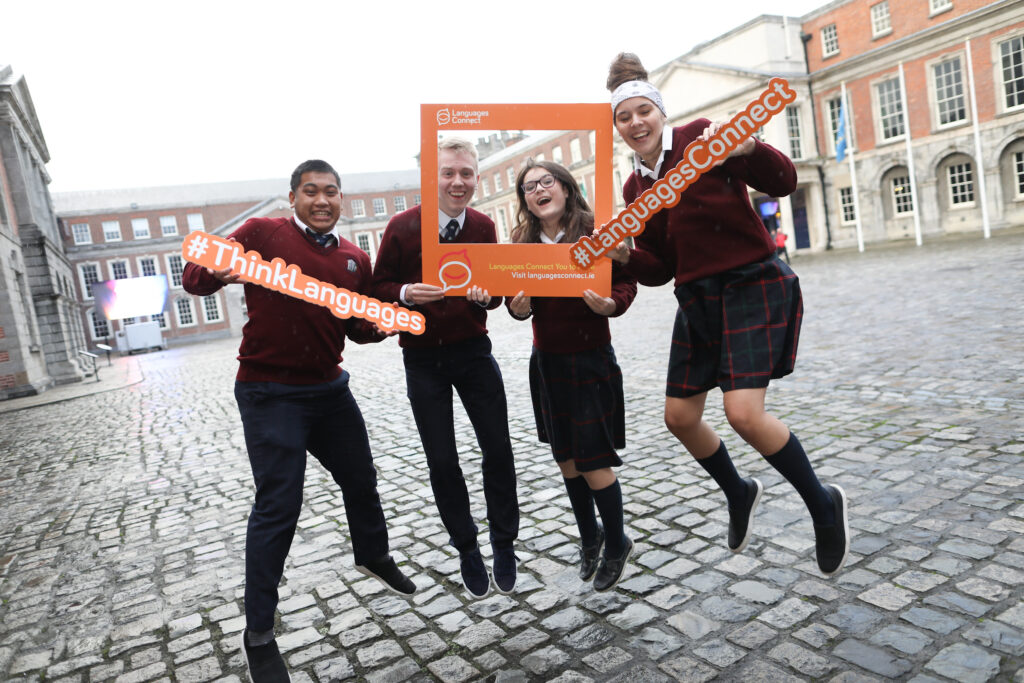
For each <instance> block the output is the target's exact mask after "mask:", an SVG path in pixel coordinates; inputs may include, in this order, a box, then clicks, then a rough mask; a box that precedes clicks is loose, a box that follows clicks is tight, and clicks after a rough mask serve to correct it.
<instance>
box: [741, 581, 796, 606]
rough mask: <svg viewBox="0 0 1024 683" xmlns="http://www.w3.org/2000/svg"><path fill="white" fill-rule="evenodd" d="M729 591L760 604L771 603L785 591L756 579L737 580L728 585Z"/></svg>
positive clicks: (783, 594)
mask: <svg viewBox="0 0 1024 683" xmlns="http://www.w3.org/2000/svg"><path fill="white" fill-rule="evenodd" d="M729 592H730V593H732V594H733V595H736V596H737V597H740V598H743V599H744V600H749V601H750V602H756V603H758V604H761V605H773V604H775V603H776V602H778V601H779V600H781V599H782V598H783V596H785V593H783V592H782V591H780V590H779V589H777V588H772V587H770V586H766V585H765V584H763V583H760V582H758V581H739V582H738V583H735V584H733V585H731V586H729Z"/></svg>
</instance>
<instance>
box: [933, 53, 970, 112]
mask: <svg viewBox="0 0 1024 683" xmlns="http://www.w3.org/2000/svg"><path fill="white" fill-rule="evenodd" d="M932 73H933V74H934V76H935V106H936V107H937V108H938V118H939V125H940V126H948V125H950V124H954V123H959V122H961V121H964V120H965V119H966V118H967V104H966V102H965V100H964V81H963V74H962V71H961V69H960V58H959V57H954V58H953V59H947V60H946V61H944V62H939V63H938V64H936V65H934V66H933V67H932Z"/></svg>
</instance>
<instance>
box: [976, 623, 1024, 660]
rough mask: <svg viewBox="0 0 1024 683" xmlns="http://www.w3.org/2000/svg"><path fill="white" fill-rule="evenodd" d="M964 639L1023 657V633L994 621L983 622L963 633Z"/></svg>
mask: <svg viewBox="0 0 1024 683" xmlns="http://www.w3.org/2000/svg"><path fill="white" fill-rule="evenodd" d="M964 638H965V639H966V640H970V641H972V642H975V643H978V644H979V645H982V646H984V647H987V648H992V649H995V650H999V651H1000V652H1005V653H1007V654H1011V655H1016V656H1020V655H1024V633H1022V632H1021V631H1019V630H1017V629H1013V628H1010V627H1008V626H1004V625H1003V624H1000V623H999V622H996V621H985V622H982V623H980V624H978V625H977V626H975V627H974V628H972V629H970V630H968V631H965V632H964Z"/></svg>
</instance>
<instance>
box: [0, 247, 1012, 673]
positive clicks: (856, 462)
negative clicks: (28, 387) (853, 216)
mask: <svg viewBox="0 0 1024 683" xmlns="http://www.w3.org/2000/svg"><path fill="white" fill-rule="evenodd" d="M795 267H796V269H797V271H798V272H799V273H800V275H801V278H802V282H803V286H804V292H805V299H806V318H805V325H804V333H803V338H802V340H801V355H800V360H799V362H798V364H797V372H796V373H795V375H794V376H792V377H790V378H786V379H785V380H782V381H779V382H777V383H774V384H773V385H772V390H771V391H770V392H769V401H770V407H771V409H772V410H773V411H774V412H775V413H776V414H778V415H779V416H780V417H781V418H782V419H783V420H784V421H785V422H786V423H787V424H788V425H789V426H790V427H792V429H793V430H794V432H795V433H797V434H798V435H799V436H800V437H801V439H802V440H803V442H804V444H805V445H806V446H807V449H808V451H809V453H810V454H811V458H812V460H813V461H814V462H815V463H816V467H817V471H818V473H819V475H820V476H821V477H822V478H823V479H824V480H826V481H833V482H838V483H840V484H841V485H842V486H843V487H844V488H845V489H846V491H847V492H848V494H849V495H850V497H851V526H852V529H851V531H852V536H853V544H852V546H853V552H852V554H851V558H850V561H849V563H848V565H847V567H846V568H845V569H844V570H843V571H842V572H841V573H840V574H839V575H838V576H836V577H833V578H832V579H825V578H823V577H822V576H820V575H819V573H818V572H817V569H816V566H815V563H814V558H813V535H812V528H811V524H810V520H809V518H808V516H807V514H806V512H805V510H804V508H803V506H802V503H801V501H800V499H799V497H798V496H797V494H796V493H795V492H794V491H793V490H792V489H791V488H790V487H789V485H788V484H787V483H786V482H785V481H783V480H782V479H781V478H780V476H779V475H778V474H776V473H775V471H774V470H773V469H772V468H771V467H769V466H767V465H766V463H765V462H764V461H763V460H762V459H761V458H760V457H759V456H757V455H756V454H755V453H753V452H752V449H751V448H749V447H747V446H746V445H745V444H743V443H742V442H741V441H739V439H738V438H737V437H736V436H735V435H734V434H733V433H732V432H731V431H729V430H728V428H727V425H726V423H725V419H724V416H723V413H722V410H721V401H720V397H718V396H712V397H711V399H710V400H709V408H708V411H707V416H708V419H709V420H710V421H711V423H712V424H713V425H714V426H715V427H716V428H719V429H720V431H721V433H722V434H723V436H724V438H725V440H726V442H727V444H728V446H729V447H730V450H731V451H732V452H733V453H734V454H735V455H736V456H737V466H738V468H739V469H740V470H741V472H743V473H746V474H754V473H756V474H757V475H758V476H759V477H761V478H762V479H763V480H764V482H765V485H766V495H765V498H764V501H763V503H762V507H761V511H760V514H759V515H758V517H757V520H756V527H755V535H754V540H753V541H752V542H751V544H750V546H749V548H748V549H747V550H746V551H745V552H743V553H742V554H740V555H732V554H730V553H729V552H728V551H727V550H726V548H725V539H724V535H725V528H726V512H725V509H724V505H723V502H724V498H723V496H722V495H721V493H719V491H718V490H717V489H716V488H715V486H714V485H713V484H711V483H710V482H709V480H708V479H707V478H706V477H705V475H704V473H703V471H702V470H701V469H700V467H699V466H697V465H696V464H695V463H694V462H693V461H692V460H691V459H690V458H689V456H687V455H685V454H684V453H683V452H682V451H681V449H680V447H679V445H678V444H677V443H676V442H675V440H674V439H673V438H672V437H671V436H669V435H668V433H667V431H666V430H665V428H664V426H663V424H662V417H661V413H662V405H663V398H662V390H663V375H664V371H665V363H666V360H667V349H668V336H669V331H670V325H671V320H672V315H673V308H674V303H673V299H672V293H671V290H670V289H669V288H667V287H664V288H659V289H655V290H651V289H642V291H641V293H640V297H639V299H638V301H637V303H636V305H635V306H634V307H633V309H632V310H631V311H629V313H628V314H627V315H626V316H625V317H624V318H620V319H616V320H615V321H614V323H613V335H614V340H615V342H614V343H615V347H616V350H617V352H618V356H619V360H620V363H621V365H622V368H623V371H624V373H625V378H626V393H627V401H628V405H627V415H628V419H629V421H630V424H631V427H630V430H629V435H628V436H629V443H630V446H629V448H628V449H627V451H626V452H625V453H624V458H625V461H626V463H627V464H626V465H625V466H624V467H622V468H621V471H620V477H621V480H622V482H623V492H624V496H625V499H626V501H627V505H626V518H627V523H628V527H629V533H630V534H631V535H632V537H633V538H634V539H635V540H636V541H637V550H636V553H635V555H634V559H633V561H632V565H631V567H630V568H629V573H628V576H627V578H626V579H625V580H624V581H623V583H622V584H620V587H619V588H618V589H617V590H615V591H612V592H611V593H607V594H596V593H594V592H593V590H592V589H591V587H590V586H588V585H584V584H581V583H580V582H579V581H578V580H577V579H576V578H575V571H576V570H575V567H574V563H575V561H576V553H577V550H576V538H575V526H574V524H573V521H572V517H571V513H570V512H569V507H568V504H567V501H566V496H565V494H564V491H563V489H562V486H561V481H560V479H559V477H557V476H556V468H555V466H554V464H553V463H552V462H551V458H550V455H549V453H548V451H547V449H546V447H544V446H542V445H541V444H539V443H537V442H536V440H535V438H534V434H533V417H532V413H531V410H530V404H529V396H528V389H527V381H526V362H527V358H528V353H529V344H530V341H529V340H530V332H529V325H528V324H525V323H522V324H520V323H516V322H514V321H512V320H511V319H509V318H508V317H507V316H505V315H504V314H501V315H497V316H493V323H492V336H493V339H494V342H495V349H496V355H497V357H498V360H499V363H500V364H501V367H502V370H503V372H504V375H505V378H506V386H507V388H508V393H509V400H510V412H511V415H510V420H511V430H512V434H513V438H514V439H515V444H514V447H515V451H516V456H517V462H518V472H519V494H520V501H521V505H522V515H523V518H522V535H521V540H520V543H519V545H518V554H519V557H520V560H521V565H520V567H521V572H522V573H521V579H520V584H519V587H518V588H517V590H516V592H515V594H514V595H513V596H510V597H506V596H501V595H494V596H493V597H489V598H487V599H485V600H479V601H474V600H471V599H469V596H468V594H467V593H466V592H465V590H464V589H463V588H462V587H461V584H459V583H458V582H457V579H458V563H457V559H456V558H454V557H453V555H452V551H451V549H450V548H449V547H448V546H447V545H446V540H447V538H446V534H445V533H444V531H443V530H442V528H441V526H440V523H439V521H438V518H437V513H436V509H435V508H434V505H433V500H432V495H431V492H430V488H429V485H428V483H427V478H426V475H425V465H424V459H423V457H422V455H421V453H420V447H419V442H418V438H417V435H416V433H415V429H414V427H413V424H412V416H411V413H410V411H409V408H408V403H407V401H406V398H405V390H404V375H403V371H402V367H401V360H400V354H399V351H398V349H397V345H396V344H395V343H394V341H389V342H386V343H384V344H379V345H375V346H369V347H355V348H350V349H349V350H348V352H347V354H346V367H348V368H349V369H350V370H351V372H352V374H353V390H354V392H355V394H356V396H357V398H358V399H359V402H360V404H361V406H362V408H363V411H364V414H365V415H366V418H367V422H368V425H369V430H370V435H371V440H372V443H373V445H374V452H375V456H376V463H377V466H378V470H379V472H380V492H381V496H382V498H383V502H384V506H385V512H386V515H387V517H388V520H389V525H390V531H391V538H392V541H393V548H394V551H395V553H396V555H397V556H398V557H399V558H400V560H401V561H402V562H403V563H404V566H405V568H406V569H407V570H408V571H409V572H411V573H413V574H414V575H415V579H416V582H417V584H418V585H419V588H420V591H419V593H418V594H417V595H416V596H415V597H414V598H413V599H409V600H407V599H403V598H398V597H394V596H392V595H391V594H388V593H385V592H383V591H382V590H381V588H380V587H379V586H378V585H377V584H376V583H375V582H373V581H372V580H370V579H367V578H365V577H363V576H362V575H361V574H358V573H357V572H355V571H354V570H353V568H352V556H351V552H350V545H349V539H348V535H347V530H346V521H345V516H344V510H343V507H342V503H341V495H340V492H339V491H338V490H337V488H336V487H335V485H334V484H333V483H332V482H331V481H330V480H329V478H328V477H327V476H325V474H324V472H323V470H322V469H321V468H320V467H319V466H318V465H316V464H315V463H314V461H312V460H311V463H310V466H309V469H308V474H307V486H306V500H305V509H304V511H303V515H302V518H301V521H300V523H299V530H298V534H297V536H296V539H295V543H294V545H293V547H292V552H291V556H290V559H289V562H288V566H287V569H286V584H285V585H284V586H283V587H282V600H281V605H280V614H281V619H280V620H281V623H280V625H279V630H278V633H279V643H280V645H281V648H282V650H283V651H284V652H285V656H286V658H287V661H288V662H289V664H290V666H291V667H292V669H293V671H294V672H295V673H294V674H293V676H294V680H296V681H327V680H340V679H364V680H367V681H374V682H376V681H404V680H422V681H426V680H437V681H446V682H449V681H466V680H479V679H488V680H497V681H541V680H560V681H586V680H593V681H661V680H683V681H705V680H712V679H719V680H729V681H759V680H770V681H773V683H777V682H781V681H787V680H825V681H844V682H845V681H875V680H891V679H898V680H913V681H917V682H920V683H924V682H925V681H963V682H970V681H988V680H1003V681H1022V680H1024V536H1022V532H1024V342H1022V339H1024V323H1022V314H1021V311H1022V307H1021V305H1020V293H1021V292H1022V291H1024V234H1000V235H997V236H996V237H994V238H992V239H990V240H987V241H984V240H982V239H980V238H973V237H972V238H970V239H962V240H959V241H947V242H942V243H932V244H926V245H925V246H924V247H921V248H914V247H899V248H886V249H878V248H876V249H873V250H870V251H868V252H867V253H865V254H857V253H832V254H822V255H815V256H811V257H804V258H800V259H797V261H796V264H795ZM236 345H237V340H223V341H220V342H216V343H210V344H205V345H194V346H190V347H184V348H178V349H172V350H170V351H164V352H158V353H153V354H149V355H145V356H138V357H137V358H138V359H139V363H140V365H141V369H142V372H143V374H144V375H145V380H144V381H142V382H140V383H138V384H134V385H132V386H129V387H126V388H124V389H121V390H117V391H111V392H106V393H102V394H96V395H93V396H85V397H81V398H76V399H74V400H70V401H63V402H60V403H55V404H52V405H43V406H37V407H32V408H28V409H24V410H18V411H14V412H8V413H5V414H3V415H0V465H2V469H0V471H2V475H0V515H2V519H3V520H4V523H3V525H2V526H0V599H2V604H0V678H2V679H6V680H43V679H45V680H47V681H53V680H62V681H105V680H114V681H124V682H128V681H150V680H161V681H206V680H216V679H225V680H236V681H237V680H240V679H241V678H243V677H244V676H245V674H244V671H243V667H242V662H241V657H240V654H239V651H238V641H239V637H238V636H239V632H240V631H241V629H242V627H243V616H242V600H241V591H242V567H243V561H242V558H243V542H244V534H245V520H246V515H247V512H248V507H249V505H250V503H251V496H252V484H251V478H250V473H249V468H248V463H247V460H246V456H245V451H244V448H243V440H242V434H241V428H240V425H239V420H238V414H237V410H236V408H235V405H234V401H233V398H232V393H231V387H232V381H233V374H234V371H235V362H234V360H233V358H234V349H235V347H236ZM457 414H459V415H460V418H459V419H460V423H459V425H460V426H459V431H458V439H459V442H460V445H461V447H462V449H463V452H464V453H465V454H466V461H467V462H466V471H467V474H468V475H469V476H470V478H471V489H472V492H473V494H474V496H475V498H476V500H477V501H478V502H482V499H483V495H482V491H481V487H480V482H479V471H478V465H477V460H476V458H475V457H474V456H473V455H472V452H473V450H474V447H475V441H474V439H473V437H472V434H471V432H470V430H469V428H468V424H467V423H466V421H465V418H464V415H462V414H461V413H459V411H457ZM476 511H477V513H478V517H479V518H480V519H483V511H482V510H481V509H479V508H478V509H477V510H476ZM485 539H486V535H485V533H484V531H483V530H482V532H481V540H482V541H485ZM485 548H486V546H485ZM486 553H489V550H485V554H486Z"/></svg>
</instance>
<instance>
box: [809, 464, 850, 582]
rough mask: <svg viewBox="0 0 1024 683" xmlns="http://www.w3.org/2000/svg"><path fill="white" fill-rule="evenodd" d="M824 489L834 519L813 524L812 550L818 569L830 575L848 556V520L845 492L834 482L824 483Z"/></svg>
mask: <svg viewBox="0 0 1024 683" xmlns="http://www.w3.org/2000/svg"><path fill="white" fill-rule="evenodd" d="M825 490H826V491H828V495H829V497H830V498H831V499H832V509H833V510H835V520H836V521H835V523H834V524H829V525H828V526H818V525H817V524H815V525H814V551H815V554H816V555H817V556H818V569H820V570H821V573H822V574H824V575H825V576H832V575H834V574H835V573H836V572H838V571H839V570H840V569H842V568H843V565H844V564H846V558H847V557H849V556H850V520H849V518H848V517H847V516H846V492H845V491H843V489H842V488H840V487H839V486H837V485H836V484H826V485H825Z"/></svg>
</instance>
